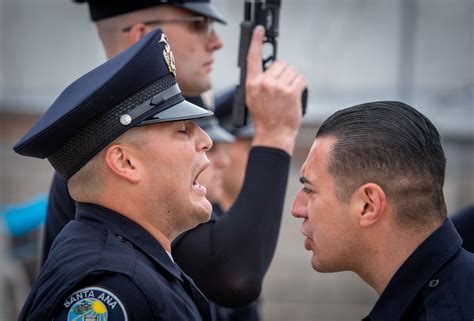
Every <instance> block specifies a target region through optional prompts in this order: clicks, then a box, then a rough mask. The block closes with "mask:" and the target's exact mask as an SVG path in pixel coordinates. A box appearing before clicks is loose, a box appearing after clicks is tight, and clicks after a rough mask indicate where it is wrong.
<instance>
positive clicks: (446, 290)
mask: <svg viewBox="0 0 474 321" xmlns="http://www.w3.org/2000/svg"><path fill="white" fill-rule="evenodd" d="M473 292H474V254H472V253H470V252H467V251H466V250H464V249H462V248H461V249H460V250H459V252H457V253H456V255H454V256H453V257H452V258H451V260H449V261H448V262H447V263H446V264H445V265H444V266H443V268H442V269H440V270H439V271H438V273H436V274H435V275H433V277H432V278H431V280H430V281H429V282H428V283H427V284H426V286H425V288H424V289H423V296H424V302H425V304H426V307H427V312H428V314H430V315H433V316H438V317H439V316H441V315H446V316H449V315H450V316H452V317H454V316H455V315H459V318H460V319H459V320H474V304H473V303H474V301H473V299H472V297H473V295H474V293H473ZM438 319H439V318H438ZM438 319H437V318H435V319H434V320H438ZM453 320H457V319H453Z"/></svg>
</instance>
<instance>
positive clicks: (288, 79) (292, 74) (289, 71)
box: [279, 67, 299, 85]
mask: <svg viewBox="0 0 474 321" xmlns="http://www.w3.org/2000/svg"><path fill="white" fill-rule="evenodd" d="M298 75H299V74H298V71H297V70H296V68H295V67H288V68H286V69H285V71H284V72H282V73H281V75H280V77H279V78H280V81H281V82H282V83H283V84H285V85H291V83H292V82H293V81H294V80H295V79H296V77H297V76H298Z"/></svg>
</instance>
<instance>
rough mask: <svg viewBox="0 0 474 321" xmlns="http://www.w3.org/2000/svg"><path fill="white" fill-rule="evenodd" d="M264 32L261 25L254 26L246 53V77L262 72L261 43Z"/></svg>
mask: <svg viewBox="0 0 474 321" xmlns="http://www.w3.org/2000/svg"><path fill="white" fill-rule="evenodd" d="M264 34H265V29H264V28H263V27H262V26H257V27H255V29H254V31H253V35H252V40H251V41H250V48H249V52H248V54H247V79H253V78H255V77H256V76H258V75H260V74H261V73H262V72H263V67H262V44H263V36H264Z"/></svg>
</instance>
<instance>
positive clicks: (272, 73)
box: [265, 60, 288, 79]
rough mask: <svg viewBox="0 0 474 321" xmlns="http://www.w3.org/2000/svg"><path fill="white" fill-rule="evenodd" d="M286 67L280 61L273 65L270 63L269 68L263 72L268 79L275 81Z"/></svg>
mask: <svg viewBox="0 0 474 321" xmlns="http://www.w3.org/2000/svg"><path fill="white" fill-rule="evenodd" d="M287 67H288V65H287V64H286V63H285V62H283V61H281V60H277V61H275V62H274V63H272V64H271V65H270V67H268V69H267V70H266V71H265V75H266V76H268V77H272V78H275V79H276V78H279V77H280V75H281V74H282V73H283V72H284V71H285V70H286V68H287Z"/></svg>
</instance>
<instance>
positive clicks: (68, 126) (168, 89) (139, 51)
mask: <svg viewBox="0 0 474 321" xmlns="http://www.w3.org/2000/svg"><path fill="white" fill-rule="evenodd" d="M174 73H175V67H174V59H173V54H172V52H171V50H170V47H169V44H168V42H167V39H166V36H165V35H164V34H163V33H162V31H161V30H160V29H156V30H154V31H153V32H150V33H149V34H148V35H146V36H145V37H144V38H143V39H142V40H140V41H139V42H137V43H136V44H135V45H133V46H131V47H130V48H128V49H127V50H126V51H124V52H122V53H121V54H120V55H118V56H116V57H115V58H113V59H111V60H109V61H107V62H105V63H104V64H102V65H100V66H99V67H97V68H95V69H94V70H92V71H90V72H89V73H87V74H85V75H84V76H82V77H80V78H79V79H78V80H76V81H75V82H73V83H72V84H71V85H69V86H68V87H67V88H66V89H65V90H64V91H63V92H62V93H61V95H60V96H59V97H58V98H57V99H56V101H55V102H54V103H53V104H52V105H51V107H50V108H49V109H48V110H47V111H46V112H45V114H44V115H43V116H42V117H41V118H40V119H39V120H38V121H37V122H36V123H35V124H34V125H33V127H32V128H31V129H30V130H29V131H28V132H27V133H26V134H25V135H24V136H23V137H22V138H21V139H20V140H19V141H18V143H17V144H16V145H15V146H14V150H15V151H16V152H17V153H19V154H21V155H25V156H31V157H37V158H48V161H49V162H50V163H51V164H52V165H53V167H54V168H55V169H56V171H57V172H58V173H59V174H60V175H61V176H62V177H63V178H64V179H68V178H69V177H71V176H72V175H73V174H74V173H76V172H77V171H78V170H79V169H80V168H81V167H82V166H83V165H84V164H86V163H87V162H88V161H89V160H90V159H91V158H92V157H94V155H96V154H97V153H98V152H99V151H100V150H102V149H103V148H104V147H106V146H107V145H108V144H110V143H111V142H112V141H113V140H114V139H116V138H117V137H119V136H120V135H122V134H123V133H125V132H126V131H127V130H128V129H130V128H132V127H135V126H141V125H147V124H154V123H161V122H169V121H176V120H188V119H196V118H201V117H207V116H211V115H212V112H210V111H208V110H206V109H204V108H201V107H198V106H196V105H194V104H191V103H189V102H187V101H185V100H184V98H183V96H182V95H181V91H180V89H179V87H178V85H177V83H176V79H175V74H174Z"/></svg>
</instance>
